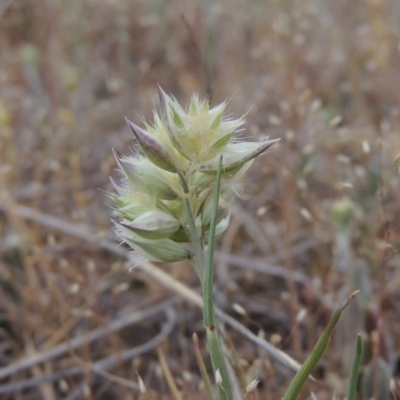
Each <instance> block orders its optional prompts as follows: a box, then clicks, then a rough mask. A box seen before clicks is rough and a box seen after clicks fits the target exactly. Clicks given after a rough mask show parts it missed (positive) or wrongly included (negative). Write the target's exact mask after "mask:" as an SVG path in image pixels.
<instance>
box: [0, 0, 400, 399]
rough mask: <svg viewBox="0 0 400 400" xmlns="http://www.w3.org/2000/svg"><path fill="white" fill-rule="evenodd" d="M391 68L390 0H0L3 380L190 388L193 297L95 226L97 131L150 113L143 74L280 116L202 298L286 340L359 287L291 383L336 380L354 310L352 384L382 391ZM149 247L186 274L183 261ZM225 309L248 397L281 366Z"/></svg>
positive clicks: (159, 394) (99, 199) (106, 392)
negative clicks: (331, 333)
mask: <svg viewBox="0 0 400 400" xmlns="http://www.w3.org/2000/svg"><path fill="white" fill-rule="evenodd" d="M399 71H400V2H399V1H398V0H352V1H351V2H350V1H346V0H336V1H328V0H302V1H301V2H299V1H294V0H266V1H261V0H258V1H257V0H247V1H244V0H220V1H213V0H205V1H191V2H190V1H183V0H151V1H143V0H142V1H140V0H97V1H92V0H84V1H82V0H69V1H62V0H58V1H57V0H13V1H12V0H1V1H0V379H1V382H2V386H0V398H2V399H46V400H51V399H136V398H149V399H158V398H160V399H161V398H163V399H177V398H179V396H182V397H181V398H186V399H203V398H205V392H204V391H203V389H202V384H201V378H200V374H199V371H198V366H197V363H196V361H195V356H194V351H193V344H192V334H193V333H194V332H197V333H198V334H199V336H200V344H201V346H202V350H203V351H204V354H205V355H206V349H205V348H204V340H203V327H202V320H201V311H200V310H199V309H198V308H197V307H196V306H194V305H192V304H191V303H190V302H189V301H187V300H183V299H182V298H181V297H180V296H178V295H176V294H174V290H173V288H172V289H171V287H168V284H162V283H161V284H160V282H156V281H155V280H154V279H152V278H151V277H150V276H149V275H148V274H146V273H145V272H144V271H142V270H141V269H140V268H139V269H137V270H135V271H134V272H130V271H129V267H130V264H129V263H127V262H126V261H125V258H124V254H122V253H123V249H122V248H119V249H120V253H121V254H119V253H118V248H113V247H112V246H111V247H110V246H109V243H110V242H109V240H112V234H111V233H110V232H111V228H110V218H109V213H110V209H109V200H108V198H107V195H106V192H107V191H109V190H112V188H111V185H110V181H109V176H114V177H115V175H116V174H115V159H114V158H113V155H112V148H114V149H115V150H116V152H117V153H119V154H121V153H125V154H126V153H130V152H131V151H133V149H134V146H135V143H134V140H133V136H132V134H131V132H130V131H129V128H128V127H127V126H126V124H125V121H124V117H125V116H127V117H128V118H130V119H131V120H132V121H134V122H136V123H137V124H140V123H141V120H142V118H143V117H144V118H146V119H148V120H151V118H152V109H153V108H154V105H155V104H156V103H157V84H160V85H161V86H162V88H163V89H164V90H165V91H166V92H169V93H172V94H173V95H175V96H176V97H177V98H178V99H179V101H181V102H182V103H185V102H186V101H187V99H188V97H189V95H190V94H191V93H192V92H193V91H196V92H199V93H200V95H201V96H209V98H210V102H211V105H216V104H218V103H220V102H221V101H223V100H225V99H230V100H229V111H230V112H231V113H232V115H235V116H236V117H238V116H240V115H242V114H243V113H248V114H247V128H246V131H245V132H244V133H243V136H244V137H252V138H254V137H259V138H260V139H261V138H263V137H265V136H270V138H278V137H280V138H282V140H281V142H280V143H279V145H275V146H274V148H273V149H272V150H271V152H270V153H269V154H268V155H265V156H263V157H260V158H259V159H258V160H257V161H256V162H255V163H254V165H253V167H252V168H251V170H250V171H249V173H248V174H247V179H246V180H245V182H244V184H243V196H242V198H241V199H240V200H239V201H238V202H237V204H236V205H235V207H234V209H233V211H232V222H231V225H230V227H229V228H228V231H227V232H226V233H225V235H224V237H223V238H222V239H221V240H220V241H219V242H218V250H219V251H218V253H217V259H216V264H217V265H216V270H217V271H216V272H217V287H216V300H217V303H218V305H219V307H221V308H222V309H224V310H225V311H226V312H227V313H228V314H230V315H232V316H233V317H234V318H235V319H237V320H238V321H239V322H240V323H241V324H242V325H244V326H246V327H247V328H248V329H249V330H250V331H252V332H253V333H255V334H257V335H259V336H260V337H262V338H265V339H267V340H269V341H270V342H272V343H273V344H274V345H275V346H277V347H278V348H280V349H283V350H284V351H286V352H287V353H288V354H290V355H291V356H292V357H294V358H295V359H297V360H299V361H304V359H305V358H306V356H307V355H308V354H309V352H310V350H311V349H312V346H313V344H314V343H315V342H316V340H317V339H318V336H319V334H320V333H321V332H322V329H323V327H324V326H325V324H326V322H327V320H328V319H329V316H330V315H331V310H332V309H333V307H335V306H336V305H337V304H338V302H340V301H342V300H343V299H344V298H345V297H346V296H347V295H348V294H349V293H350V292H351V291H353V290H355V289H360V290H361V293H360V296H359V297H358V299H357V302H355V303H354V304H353V305H351V307H350V308H349V309H348V310H346V312H345V314H344V316H343V318H342V321H341V323H340V326H339V327H338V329H337V332H336V335H335V337H334V340H333V342H332V344H331V346H330V349H329V351H328V353H327V354H326V356H325V357H324V359H323V362H321V363H320V365H319V367H318V369H317V370H316V371H315V377H316V378H317V379H318V380H319V382H318V383H309V384H308V385H307V387H306V388H305V389H304V390H303V392H302V396H303V397H302V398H304V399H305V398H309V397H310V393H311V391H312V392H314V393H315V396H316V397H317V398H318V399H331V398H333V397H334V396H336V398H339V399H341V398H344V393H345V389H346V379H347V376H348V371H349V369H350V362H351V358H352V355H353V349H354V347H355V341H356V334H357V333H358V332H362V333H363V337H364V340H365V343H366V344H367V350H366V353H365V357H364V361H363V364H364V369H363V373H364V379H363V380H362V382H361V385H360V393H361V396H362V398H365V399H369V398H375V399H390V398H391V396H395V393H397V396H399V395H400V381H399V364H400V361H399V355H400V354H399V345H400V322H399V321H400V301H399V300H400V255H399V251H400V232H399V230H400V74H399ZM162 269H163V270H164V271H167V272H168V273H169V274H170V276H171V277H173V278H175V279H176V280H178V281H180V282H183V283H185V284H187V285H188V286H190V287H192V288H194V289H196V288H197V285H198V282H197V281H196V279H195V276H194V274H193V271H192V269H191V267H190V266H189V265H188V264H187V263H179V264H176V265H173V266H170V265H166V266H162ZM161 306H162V307H161ZM154 307H159V309H156V311H154ZM160 307H161V308H160ZM157 310H158V311H157ZM163 310H164V311H165V312H166V310H167V311H168V310H170V311H169V312H173V313H174V318H172V319H171V318H169V317H168V313H167V314H166V316H167V317H168V318H169V319H168V318H167V319H166V317H165V316H164V315H163ZM141 312H142V313H144V314H143V316H142V317H140V315H141V314H140V313H141ZM146 313H147V314H146ZM129 315H136V316H138V315H139V316H138V322H137V323H136V324H133V323H132V324H128V323H127V326H123V327H121V326H120V327H119V328H118V329H117V328H115V330H114V332H111V333H110V332H108V331H104V329H108V328H109V327H110V326H111V325H112V324H113V323H115V321H124V320H125V321H126V318H127V317H126V316H129ZM168 324H169V325H168ZM113 326H114V325H113ZM166 327H167V328H168V327H170V329H169V330H167V331H165V329H166ZM95 329H100V331H99V332H100V333H99V335H98V337H96V338H93V340H91V341H90V342H89V341H86V342H84V343H83V342H82V343H81V344H80V345H77V346H75V347H74V346H72V345H71V341H72V340H74V339H79V338H84V337H85V335H86V337H87V335H88V334H89V333H90V332H93V331H94V330H95ZM101 329H103V331H101ZM163 329H164V331H163ZM226 330H227V335H228V336H229V338H230V339H231V341H232V343H233V346H234V348H235V349H236V352H237V357H238V363H239V365H240V367H241V373H242V378H243V379H244V380H245V381H247V383H249V382H250V381H252V380H253V379H254V378H256V377H258V378H259V379H260V384H259V386H258V389H257V390H256V391H254V392H252V393H250V394H248V395H247V398H248V399H277V398H280V397H281V396H282V394H283V393H284V390H285V388H286V387H287V384H288V382H289V381H290V379H291V377H292V376H293V372H292V371H290V370H289V369H288V368H286V367H284V366H282V365H281V363H279V362H277V361H275V360H274V359H270V356H269V355H268V353H266V352H265V350H263V349H262V348H260V347H259V346H257V345H256V344H254V343H253V342H251V341H250V340H248V339H247V338H244V337H243V336H241V335H240V334H239V333H237V332H236V331H235V329H231V328H227V329H226ZM160 332H161V333H162V332H164V333H165V334H164V335H163V338H162V339H163V340H162V346H161V347H160V346H158V351H157V350H156V344H154V345H149V348H148V349H145V350H143V351H138V352H136V353H135V352H134V353H133V355H132V354H131V355H130V356H126V357H125V358H124V356H123V355H124V354H125V355H126V354H130V353H129V349H135V348H139V347H140V346H141V345H142V344H143V343H152V342H149V341H150V340H151V339H152V338H154V337H155V336H156V335H159V334H160ZM60 344H61V345H62V344H65V346H66V347H65V349H64V351H63V352H60V353H57V354H53V355H52V356H51V357H50V356H49V352H50V354H51V351H52V350H53V351H54V349H57V347H56V346H59V345H60ZM158 344H159V343H157V345H158ZM113 356H114V357H115V359H114V364H112V367H110V366H109V365H111V364H108V367H107V368H104V369H102V368H101V365H100V364H95V363H96V362H100V361H101V360H103V361H104V360H106V359H108V360H110V357H113ZM35 357H36V359H35ZM40 357H42V358H40ZM30 359H31V360H32V359H33V360H34V361H33V362H31V363H29V362H28V363H27V364H24V363H26V362H27V360H28V361H29V360H30ZM35 360H36V361H35ZM206 360H207V358H206ZM164 361H165V362H164ZM96 365H97V367H96ZM103 366H104V365H103ZM6 368H9V369H8V370H7V369H6ZM74 368H75V369H74ZM105 370H107V371H108V372H104V371H105ZM68 371H69V372H68ZM71 371H75V372H73V373H71ZM168 372H169V373H170V375H171V377H170V378H168V376H169V375H168ZM137 375H140V376H141V377H142V379H143V382H144V383H145V385H146V387H147V394H143V393H141V391H140V387H139V385H138V383H137V382H138V377H137ZM171 380H172V382H171ZM389 383H390V384H389ZM174 384H175V385H176V388H175V389H177V392H176V391H174ZM142 391H143V390H142ZM390 392H392V394H391V393H390ZM393 398H395V397H393ZM397 398H398V397H397Z"/></svg>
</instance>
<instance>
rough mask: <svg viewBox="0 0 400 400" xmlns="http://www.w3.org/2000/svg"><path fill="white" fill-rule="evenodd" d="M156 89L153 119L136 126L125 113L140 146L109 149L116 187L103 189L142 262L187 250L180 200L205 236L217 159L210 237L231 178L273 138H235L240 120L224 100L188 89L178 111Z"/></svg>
mask: <svg viewBox="0 0 400 400" xmlns="http://www.w3.org/2000/svg"><path fill="white" fill-rule="evenodd" d="M159 95H160V103H161V107H160V112H157V111H154V122H153V124H148V123H145V128H141V127H139V126H137V125H135V124H134V123H132V122H131V121H129V120H127V123H128V125H129V126H130V128H131V129H132V131H133V133H134V136H135V138H136V140H137V142H138V144H139V146H140V150H141V151H140V153H138V154H134V155H131V156H125V157H118V156H115V157H116V160H117V163H118V166H119V169H120V172H121V173H122V175H123V179H122V182H121V184H120V185H118V184H116V183H114V182H113V184H114V186H115V189H116V193H112V194H111V195H110V196H111V198H112V199H113V201H114V216H115V217H116V218H115V231H116V234H117V235H118V237H119V238H120V239H121V240H122V241H123V242H125V243H127V244H128V245H129V246H130V247H132V248H133V249H134V250H135V251H137V252H138V253H139V254H141V255H142V256H144V257H145V258H147V259H149V260H150V261H165V262H172V261H179V260H183V259H185V258H189V257H190V250H189V249H188V246H187V245H185V244H187V243H191V242H192V240H191V239H192V238H191V237H190V229H189V219H188V218H189V217H188V213H187V208H186V206H185V204H186V200H188V201H189V204H190V208H191V211H192V214H193V216H194V218H195V224H196V230H197V234H198V236H199V237H200V238H202V239H203V240H204V241H207V234H208V230H209V227H210V219H211V210H212V191H213V188H214V183H215V177H216V172H217V169H218V163H219V160H220V158H221V157H222V179H221V193H220V197H219V203H218V216H217V227H216V236H217V237H218V236H220V235H221V234H222V233H223V232H224V231H225V229H226V228H227V226H228V223H229V206H230V204H231V202H232V199H233V198H234V194H235V192H236V191H237V182H238V179H239V178H240V176H241V175H243V173H244V172H245V171H246V170H247V169H248V168H249V166H250V164H251V162H252V161H253V160H254V158H255V157H257V156H258V155H260V154H262V153H263V152H265V151H266V150H267V149H268V148H269V147H270V146H271V145H272V144H274V143H275V142H277V140H265V141H263V142H244V141H241V140H239V137H238V133H239V132H240V130H241V129H242V128H243V125H244V122H245V119H244V117H241V118H238V119H232V118H229V117H227V116H226V115H225V114H224V113H225V110H226V106H227V103H226V102H224V103H222V104H220V105H218V106H216V107H214V108H210V106H209V102H208V100H207V99H203V100H202V99H200V98H199V97H198V96H197V95H193V96H192V98H191V101H190V105H189V107H188V109H187V110H185V109H183V108H182V107H181V106H180V105H179V103H178V102H177V101H176V99H175V98H173V97H171V96H168V95H167V94H166V93H165V92H164V91H163V90H162V89H161V88H159Z"/></svg>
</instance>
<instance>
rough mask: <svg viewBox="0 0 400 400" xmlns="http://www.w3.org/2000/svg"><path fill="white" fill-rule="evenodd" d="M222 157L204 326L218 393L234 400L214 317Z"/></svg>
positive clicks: (217, 181) (219, 167)
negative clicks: (219, 379) (215, 251)
mask: <svg viewBox="0 0 400 400" xmlns="http://www.w3.org/2000/svg"><path fill="white" fill-rule="evenodd" d="M221 171H222V156H221V158H220V159H219V164H218V170H217V178H216V182H215V187H214V200H213V209H212V213H211V222H210V233H209V239H208V255H207V263H206V266H205V276H204V287H203V292H204V326H205V328H206V330H207V342H208V347H209V349H210V355H211V362H212V366H213V370H214V376H215V377H217V375H218V374H219V375H220V376H221V378H222V382H217V383H218V392H219V397H220V399H221V400H222V399H226V400H233V391H232V385H231V382H230V378H229V372H228V368H227V365H226V359H225V355H224V350H223V347H222V344H221V340H220V337H219V334H218V329H217V326H216V324H215V316H214V296H213V287H214V245H215V227H216V225H217V213H218V202H219V192H220V188H221V174H222V172H221Z"/></svg>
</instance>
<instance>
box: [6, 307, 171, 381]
mask: <svg viewBox="0 0 400 400" xmlns="http://www.w3.org/2000/svg"><path fill="white" fill-rule="evenodd" d="M172 302H173V300H170V301H167V302H165V301H164V302H162V303H161V304H157V305H156V306H154V307H151V308H148V309H145V310H142V311H137V312H135V313H133V314H131V315H124V316H122V317H120V318H118V319H116V320H114V321H111V322H110V323H109V324H108V325H107V326H105V327H102V328H97V329H94V330H93V331H91V332H90V333H86V334H83V335H80V336H78V337H76V338H74V339H71V340H68V341H66V342H63V343H60V344H59V345H57V346H55V347H53V348H51V349H49V350H47V351H44V352H41V353H38V354H35V355H33V356H29V357H25V358H22V359H21V360H18V361H16V362H14V363H12V364H10V365H7V366H6V367H3V368H0V379H2V378H5V377H7V376H9V375H13V374H15V373H17V372H19V371H21V370H23V369H26V368H30V367H32V366H34V365H36V364H39V363H41V362H44V361H47V360H50V359H52V358H55V357H57V356H60V355H61V354H64V353H66V352H68V351H70V350H74V349H77V348H79V347H81V346H83V345H84V344H86V343H90V342H92V341H93V340H96V339H100V338H101V337H103V336H106V335H108V334H110V333H112V332H116V331H119V330H121V329H123V328H125V327H127V326H129V325H132V324H135V323H137V322H140V321H142V320H144V319H146V318H149V317H152V316H154V315H157V314H158V313H160V312H161V311H165V310H166V309H167V308H168V307H170V306H171V303H172Z"/></svg>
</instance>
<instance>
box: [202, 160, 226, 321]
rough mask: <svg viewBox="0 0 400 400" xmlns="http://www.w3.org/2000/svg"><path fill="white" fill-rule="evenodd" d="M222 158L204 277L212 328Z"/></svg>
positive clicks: (207, 315) (207, 314)
mask: <svg viewBox="0 0 400 400" xmlns="http://www.w3.org/2000/svg"><path fill="white" fill-rule="evenodd" d="M221 170H222V156H221V158H220V159H219V164H218V170H217V178H216V182H215V187H214V200H213V209H212V212H211V221H210V232H209V237H208V254H207V264H206V269H205V277H204V325H205V326H206V327H210V326H212V325H214V324H215V317H214V297H213V287H214V247H215V227H216V225H217V213H218V203H219V191H220V188H221V175H222V173H221Z"/></svg>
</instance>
